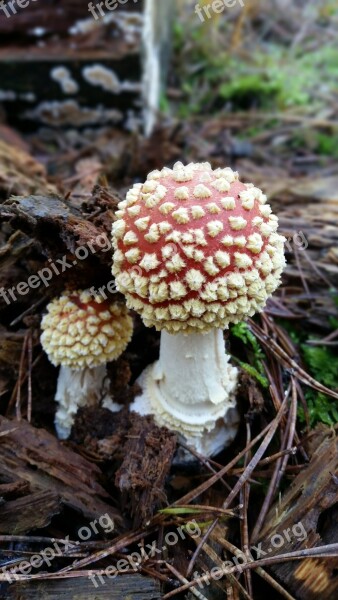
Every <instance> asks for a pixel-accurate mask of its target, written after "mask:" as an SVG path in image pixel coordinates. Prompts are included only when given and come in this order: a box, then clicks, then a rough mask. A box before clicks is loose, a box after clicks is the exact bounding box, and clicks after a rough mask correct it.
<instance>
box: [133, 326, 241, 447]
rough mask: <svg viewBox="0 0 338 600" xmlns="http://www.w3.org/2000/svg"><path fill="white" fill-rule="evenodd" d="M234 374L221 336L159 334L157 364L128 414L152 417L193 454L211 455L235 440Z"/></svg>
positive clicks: (150, 369) (215, 333)
mask: <svg viewBox="0 0 338 600" xmlns="http://www.w3.org/2000/svg"><path fill="white" fill-rule="evenodd" d="M236 383H237V369H236V368H235V367H232V366H231V365H230V364H229V356H227V355H226V353H225V347H224V339H223V333H222V331H220V330H212V331H210V332H209V333H207V334H198V333H195V334H194V333H193V334H190V335H186V334H177V335H170V334H168V333H166V332H162V334H161V347H160V358H159V360H158V361H157V362H156V363H154V365H151V366H150V367H148V369H146V371H145V372H144V373H143V374H142V376H141V379H140V384H141V386H142V387H143V394H142V396H139V397H137V398H136V399H135V402H134V403H133V405H132V407H131V408H132V410H134V411H136V412H138V413H140V414H147V413H153V414H154V416H155V420H156V421H157V422H158V424H160V425H166V426H167V427H169V428H170V429H174V430H176V431H178V432H179V433H181V434H182V435H183V436H184V437H185V438H186V440H187V442H188V443H190V444H191V445H192V446H194V447H195V448H196V449H199V451H203V452H204V453H206V454H215V453H216V452H217V451H219V450H220V449H221V448H222V447H224V446H225V445H227V444H229V443H230V442H231V441H232V439H233V438H234V437H235V435H236V431H237V421H238V415H237V411H236V407H235V400H234V391H235V388H236Z"/></svg>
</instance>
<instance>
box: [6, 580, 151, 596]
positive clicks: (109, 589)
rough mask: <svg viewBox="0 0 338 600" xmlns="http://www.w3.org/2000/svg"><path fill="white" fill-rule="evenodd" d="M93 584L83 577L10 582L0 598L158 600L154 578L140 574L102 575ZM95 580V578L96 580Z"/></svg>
mask: <svg viewBox="0 0 338 600" xmlns="http://www.w3.org/2000/svg"><path fill="white" fill-rule="evenodd" d="M103 581H104V583H103V584H102V583H101V584H99V585H98V587H95V586H94V584H93V583H92V582H91V581H90V580H89V579H88V578H87V577H81V578H78V579H62V580H57V581H42V582H41V581H38V582H34V581H30V582H25V583H13V584H12V585H11V586H10V587H9V588H8V589H7V591H5V592H3V594H4V595H2V596H1V598H2V599H3V600H23V599H25V600H160V598H162V594H161V592H160V586H159V583H158V582H157V581H155V580H154V579H150V578H149V577H142V576H141V575H137V574H135V575H122V576H119V577H116V578H115V579H108V578H107V577H105V578H103ZM97 583H98V580H97Z"/></svg>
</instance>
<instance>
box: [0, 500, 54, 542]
mask: <svg viewBox="0 0 338 600" xmlns="http://www.w3.org/2000/svg"><path fill="white" fill-rule="evenodd" d="M0 492H1V490H0ZM61 510H62V504H61V502H60V497H59V495H58V494H56V493H55V492H53V491H50V492H49V491H47V490H45V491H43V492H37V493H35V494H28V495H25V496H23V497H22V498H18V499H17V500H10V501H9V502H5V504H3V505H2V506H0V533H6V534H15V535H20V534H22V533H26V532H27V531H32V530H34V529H42V528H43V527H47V525H49V524H50V522H51V520H52V517H54V516H55V515H56V514H58V513H60V512H61Z"/></svg>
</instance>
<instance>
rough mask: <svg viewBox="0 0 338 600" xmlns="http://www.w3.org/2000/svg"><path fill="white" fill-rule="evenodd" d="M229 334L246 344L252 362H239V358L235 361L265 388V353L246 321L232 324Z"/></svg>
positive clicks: (266, 384)
mask: <svg viewBox="0 0 338 600" xmlns="http://www.w3.org/2000/svg"><path fill="white" fill-rule="evenodd" d="M231 334H232V335H233V336H235V337H236V338H238V339H239V340H241V342H242V343H243V344H244V345H245V346H246V348H247V351H248V354H249V356H250V358H251V361H252V364H249V363H247V362H241V361H240V360H237V362H238V363H239V364H240V366H241V367H242V369H244V371H246V372H247V373H249V375H251V377H253V378H254V379H256V380H257V381H258V382H259V383H260V384H261V386H262V387H264V388H267V387H268V386H269V383H268V380H267V378H266V376H265V369H264V365H263V360H264V358H265V355H264V353H263V351H262V349H261V347H260V345H259V343H258V341H257V339H256V338H255V336H254V334H253V333H252V331H250V329H249V327H248V325H247V323H244V322H243V323H237V324H236V325H233V326H232V328H231ZM235 360H236V359H235Z"/></svg>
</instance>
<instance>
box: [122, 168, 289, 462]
mask: <svg viewBox="0 0 338 600" xmlns="http://www.w3.org/2000/svg"><path fill="white" fill-rule="evenodd" d="M266 200H267V199H266V196H265V195H264V194H263V193H262V192H261V190H259V189H258V188H255V187H254V186H253V185H252V184H245V183H241V182H240V181H239V179H238V173H237V172H234V171H232V169H230V168H225V169H216V170H212V168H211V165H210V164H209V163H200V164H194V163H190V164H189V165H187V166H184V165H183V164H182V163H180V162H178V163H176V164H175V165H174V168H173V169H169V168H167V167H164V168H163V169H162V170H161V171H160V170H157V171H153V172H151V173H150V174H149V175H148V177H147V180H146V181H145V183H143V184H142V183H137V184H135V185H134V186H133V188H132V189H131V190H130V191H129V192H128V194H127V196H126V199H125V200H124V201H123V202H120V204H119V210H118V211H117V213H116V216H117V220H116V222H115V223H114V224H113V244H114V248H115V253H114V265H113V273H114V275H115V276H116V285H117V289H118V290H119V291H120V292H121V293H123V294H124V295H125V297H126V301H127V306H128V307H129V308H131V309H134V310H135V311H137V312H138V313H139V314H140V315H141V317H142V319H143V321H144V323H145V325H146V326H148V327H151V326H154V327H155V328H156V329H157V330H160V331H162V336H161V349H160V359H159V361H158V362H157V363H155V364H154V365H151V366H150V367H148V369H146V371H145V372H144V373H143V374H142V376H141V385H142V387H143V394H142V395H141V396H139V397H137V398H136V400H135V402H134V404H133V405H132V410H135V411H136V412H139V413H140V414H147V413H153V414H154V416H155V419H156V421H157V422H158V424H159V425H166V426H167V427H169V428H170V429H174V430H176V431H177V432H178V433H180V434H181V435H182V436H183V437H184V438H185V439H186V440H187V441H188V443H189V444H191V445H192V446H193V447H194V448H195V449H197V450H198V451H200V452H202V453H205V454H208V455H212V454H216V453H217V452H218V451H220V450H221V449H222V448H223V447H224V446H225V445H227V444H229V443H230V442H231V441H232V440H233V438H234V436H235V434H236V431H237V423H238V414H237V410H236V404H235V398H234V393H235V388H236V382H237V369H236V368H235V367H233V366H231V365H230V364H229V357H228V356H227V355H226V353H225V349H224V340H223V334H222V329H224V328H228V327H229V324H230V323H237V322H239V321H242V320H244V319H246V318H248V317H251V316H253V315H254V314H255V313H256V312H258V311H261V310H263V308H264V306H265V304H266V301H267V299H268V297H269V296H270V295H271V294H272V293H273V292H274V290H275V289H276V288H277V287H278V285H279V283H280V276H281V273H282V271H283V268H284V265H285V258H284V241H285V239H284V238H283V237H282V236H281V235H279V234H278V233H277V227H278V219H277V217H276V216H275V215H273V214H272V211H271V208H270V206H269V205H268V204H266Z"/></svg>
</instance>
